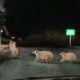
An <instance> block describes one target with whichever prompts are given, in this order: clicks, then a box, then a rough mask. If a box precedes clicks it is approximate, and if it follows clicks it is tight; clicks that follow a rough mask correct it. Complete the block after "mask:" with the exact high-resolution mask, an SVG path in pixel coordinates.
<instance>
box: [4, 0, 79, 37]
mask: <svg viewBox="0 0 80 80" xmlns="http://www.w3.org/2000/svg"><path fill="white" fill-rule="evenodd" d="M4 1H5V3H4V7H6V8H7V12H8V15H7V17H6V18H7V21H6V25H7V28H8V29H9V31H10V33H11V34H13V35H19V36H20V35H26V34H28V33H29V32H32V31H35V30H42V29H64V28H65V26H68V27H71V28H76V29H77V30H80V29H79V27H80V26H79V25H80V4H79V2H78V1H76V2H74V0H70V1H67V0H66V1H65V0H64V1H62V2H61V0H59V1H57V0H53V1H52V2H51V1H50V0H4Z"/></svg>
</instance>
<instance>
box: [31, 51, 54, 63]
mask: <svg viewBox="0 0 80 80" xmlns="http://www.w3.org/2000/svg"><path fill="white" fill-rule="evenodd" d="M32 54H34V55H35V56H36V58H35V61H41V62H44V61H45V62H51V61H52V59H53V58H54V55H53V53H52V52H50V51H39V50H34V51H33V52H32Z"/></svg>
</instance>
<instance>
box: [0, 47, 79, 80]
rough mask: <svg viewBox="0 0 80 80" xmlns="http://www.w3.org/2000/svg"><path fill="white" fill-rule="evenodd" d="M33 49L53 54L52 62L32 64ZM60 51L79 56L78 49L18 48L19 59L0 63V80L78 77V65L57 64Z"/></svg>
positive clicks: (33, 57)
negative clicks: (48, 51)
mask: <svg viewBox="0 0 80 80" xmlns="http://www.w3.org/2000/svg"><path fill="white" fill-rule="evenodd" d="M34 49H39V50H50V51H52V52H54V53H55V58H54V61H53V62H52V63H39V62H34V59H35V56H32V55H31V52H32V51H33V50H34ZM62 51H74V52H76V53H77V54H78V55H79V54H80V48H44V47H42V48H40V47H26V48H20V52H21V57H20V58H18V59H10V60H5V61H0V80H16V79H25V78H28V77H44V76H49V77H50V76H65V75H69V76H70V75H71V76H72V75H73V76H74V75H76V76H80V63H67V62H63V63H61V62H59V59H60V57H59V53H60V52H62Z"/></svg>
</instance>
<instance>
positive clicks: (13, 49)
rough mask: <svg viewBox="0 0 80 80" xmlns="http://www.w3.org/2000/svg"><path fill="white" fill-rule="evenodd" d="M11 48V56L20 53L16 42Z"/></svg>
mask: <svg viewBox="0 0 80 80" xmlns="http://www.w3.org/2000/svg"><path fill="white" fill-rule="evenodd" d="M9 48H10V51H11V55H10V57H17V56H18V54H19V50H18V49H17V47H16V43H15V42H13V43H11V44H10V46H9Z"/></svg>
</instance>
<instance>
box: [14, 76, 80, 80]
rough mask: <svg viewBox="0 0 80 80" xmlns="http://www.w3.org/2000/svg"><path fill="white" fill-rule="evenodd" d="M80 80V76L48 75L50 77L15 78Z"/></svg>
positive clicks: (27, 79)
mask: <svg viewBox="0 0 80 80" xmlns="http://www.w3.org/2000/svg"><path fill="white" fill-rule="evenodd" d="M43 79H45V80H48V79H49V80H80V76H48V77H46V76H45V77H28V78H25V79H15V80H43Z"/></svg>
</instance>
